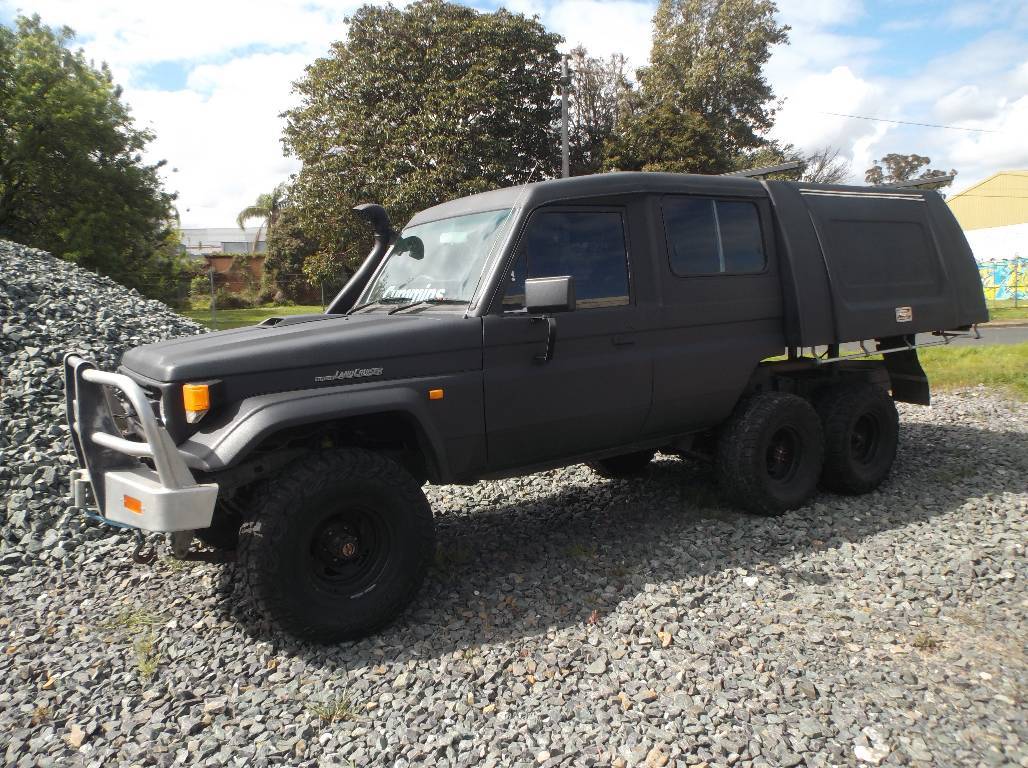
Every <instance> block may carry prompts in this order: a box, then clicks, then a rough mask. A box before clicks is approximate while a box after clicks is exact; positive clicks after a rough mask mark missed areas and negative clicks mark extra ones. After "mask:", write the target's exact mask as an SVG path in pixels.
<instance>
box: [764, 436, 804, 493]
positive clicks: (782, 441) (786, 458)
mask: <svg viewBox="0 0 1028 768" xmlns="http://www.w3.org/2000/svg"><path fill="white" fill-rule="evenodd" d="M802 456H803V443H802V441H801V439H800V436H799V433H797V432H796V430H795V429H793V428H792V427H779V428H778V429H777V430H776V431H775V432H774V433H773V434H772V435H771V439H770V440H769V441H768V445H767V451H766V453H765V460H766V463H767V474H768V477H770V478H771V479H772V480H773V481H775V482H778V483H788V482H789V481H790V480H792V479H793V478H794V477H795V476H796V471H797V469H798V468H799V465H800V460H801V459H802Z"/></svg>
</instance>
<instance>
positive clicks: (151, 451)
mask: <svg viewBox="0 0 1028 768" xmlns="http://www.w3.org/2000/svg"><path fill="white" fill-rule="evenodd" d="M64 382H65V383H64V391H65V400H66V404H67V414H68V425H69V426H70V427H71V438H72V442H73V444H74V446H75V454H76V456H77V457H78V461H79V466H80V467H81V469H78V470H74V471H73V472H72V476H71V488H72V496H73V498H74V503H75V505H76V506H81V507H86V506H88V503H87V500H86V493H85V491H86V489H87V488H89V489H91V490H92V495H93V499H94V500H95V504H96V507H97V509H98V512H99V514H100V516H101V517H102V518H104V519H105V520H108V521H110V522H114V523H117V524H120V525H127V526H130V527H132V528H140V529H142V530H144V531H192V530H197V529H199V528H207V527H209V526H210V524H211V518H212V517H213V515H214V505H215V503H216V501H217V499H218V485H217V483H197V482H196V481H195V479H194V478H193V474H192V472H190V470H189V467H188V466H187V465H186V462H185V460H184V458H183V456H182V455H181V454H180V453H179V451H178V448H177V447H176V446H175V442H174V441H173V440H172V438H171V435H169V434H168V432H167V430H166V429H164V427H162V426H161V425H160V424H159V423H158V422H157V418H156V416H155V415H154V413H153V410H152V409H151V407H150V403H149V402H148V401H147V399H146V394H145V393H144V392H143V389H142V387H140V386H139V385H138V384H137V383H136V382H134V381H133V380H132V379H130V378H129V377H128V376H125V375H123V374H120V373H109V372H107V371H101V370H98V369H97V368H96V366H95V365H94V364H93V363H91V362H89V361H88V360H84V359H83V358H82V357H80V356H78V355H76V354H69V355H66V356H65V358H64ZM112 390H118V391H120V392H121V394H122V397H123V400H124V401H126V403H127V405H128V406H129V407H131V409H132V411H133V412H134V417H135V419H136V420H137V421H138V423H139V426H140V428H141V430H142V433H143V437H144V438H145V439H144V440H143V441H140V440H134V439H128V438H126V437H125V436H124V435H123V434H122V432H121V430H120V429H119V427H118V425H117V423H116V421H115V417H114V411H113V409H112V403H113V402H114V401H113V399H112V398H113V392H112Z"/></svg>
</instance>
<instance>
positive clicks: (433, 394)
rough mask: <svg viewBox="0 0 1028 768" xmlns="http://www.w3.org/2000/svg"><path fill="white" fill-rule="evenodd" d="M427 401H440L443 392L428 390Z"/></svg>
mask: <svg viewBox="0 0 1028 768" xmlns="http://www.w3.org/2000/svg"><path fill="white" fill-rule="evenodd" d="M428 399H429V400H442V399H443V391H442V390H441V389H430V390H428Z"/></svg>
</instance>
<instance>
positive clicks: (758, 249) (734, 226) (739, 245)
mask: <svg viewBox="0 0 1028 768" xmlns="http://www.w3.org/2000/svg"><path fill="white" fill-rule="evenodd" d="M717 223H718V229H719V230H720V232H721V251H722V253H724V256H725V269H724V271H725V272H760V271H761V270H763V269H764V242H763V240H761V237H760V217H759V216H758V215H757V206H755V205H754V204H753V203H743V202H735V201H732V202H729V201H727V200H718V201H717Z"/></svg>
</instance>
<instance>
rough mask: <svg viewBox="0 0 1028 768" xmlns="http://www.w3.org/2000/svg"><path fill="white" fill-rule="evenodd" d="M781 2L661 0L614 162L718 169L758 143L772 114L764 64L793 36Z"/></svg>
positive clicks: (635, 166) (725, 167)
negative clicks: (781, 16) (781, 17)
mask: <svg viewBox="0 0 1028 768" xmlns="http://www.w3.org/2000/svg"><path fill="white" fill-rule="evenodd" d="M777 10H778V9H777V6H776V5H775V3H774V2H773V1H772V0H660V3H659V5H658V6H657V12H656V15H655V16H654V18H653V48H652V52H651V54H650V63H649V65H648V66H646V67H644V68H642V69H640V70H639V73H638V75H639V90H638V94H637V96H636V98H635V100H634V103H633V104H632V106H631V109H630V110H629V112H628V114H627V116H626V120H625V122H624V130H623V133H622V136H621V137H619V140H618V141H617V142H616V143H615V146H616V150H615V152H614V153H613V161H612V164H613V165H614V167H617V168H620V169H622V170H633V169H642V170H666V171H690V172H692V173H719V172H723V171H727V170H730V169H731V168H732V167H733V164H734V161H735V158H736V157H738V155H739V154H740V153H742V152H744V151H746V150H748V149H753V148H756V147H759V146H760V145H761V144H762V143H763V139H762V138H761V135H762V134H763V133H765V132H766V131H767V129H768V128H770V127H771V125H772V123H773V121H774V114H775V96H774V92H773V91H772V89H771V85H770V84H769V83H768V82H767V79H766V78H765V77H764V73H763V67H764V64H766V63H767V60H768V59H769V58H770V56H771V49H772V47H773V46H775V45H778V44H782V43H785V42H787V41H788V31H789V28H788V27H787V26H784V25H781V24H779V23H778V21H777V20H776V19H775V13H776V11H777ZM668 130H671V131H673V133H670V134H669V133H664V132H665V131H668Z"/></svg>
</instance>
